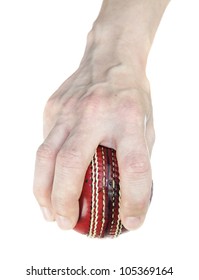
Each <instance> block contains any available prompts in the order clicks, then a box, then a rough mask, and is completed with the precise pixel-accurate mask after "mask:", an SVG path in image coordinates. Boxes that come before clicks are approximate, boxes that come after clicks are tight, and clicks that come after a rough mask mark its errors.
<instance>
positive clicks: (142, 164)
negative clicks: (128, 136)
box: [122, 153, 150, 175]
mask: <svg viewBox="0 0 199 280" xmlns="http://www.w3.org/2000/svg"><path fill="white" fill-rule="evenodd" d="M122 167H123V169H124V171H125V173H126V174H127V175H132V174H134V173H140V174H145V173H147V172H148V171H149V170H150V162H149V158H148V156H147V155H145V154H131V153H130V154H128V155H127V156H126V157H125V158H124V160H123V166H122Z"/></svg>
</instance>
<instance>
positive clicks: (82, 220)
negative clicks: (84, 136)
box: [74, 146, 125, 238]
mask: <svg viewBox="0 0 199 280" xmlns="http://www.w3.org/2000/svg"><path fill="white" fill-rule="evenodd" d="M79 204H80V213H79V220H78V222H77V224H76V226H75V228H74V229H75V230H76V231H78V232H80V233H82V234H86V235H88V236H89V237H98V238H103V237H117V236H118V235H120V234H121V233H123V232H124V231H125V228H124V227H123V225H122V223H121V220H120V216H119V209H120V180H119V171H118V163H117V158H116V152H115V150H113V149H110V148H106V147H103V146H98V148H97V150H96V152H95V155H94V156H93V159H92V161H91V163H90V165H89V167H88V169H87V172H86V175H85V180H84V184H83V189H82V194H81V197H80V201H79Z"/></svg>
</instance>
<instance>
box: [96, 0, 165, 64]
mask: <svg viewBox="0 0 199 280" xmlns="http://www.w3.org/2000/svg"><path fill="white" fill-rule="evenodd" d="M168 3H169V0H104V1H103V4H102V8H101V11H100V13H99V16H98V18H97V20H96V21H95V23H94V26H93V30H94V33H95V40H96V41H98V43H99V41H101V42H102V41H103V40H104V42H105V43H106V44H107V47H109V46H110V49H111V44H114V45H115V44H116V45H117V48H116V49H117V56H120V55H121V56H122V58H123V59H125V57H126V60H127V61H129V62H130V63H134V61H135V57H136V58H137V60H138V61H139V62H138V63H141V64H142V66H145V65H146V60H147V56H148V53H149V50H150V47H151V44H152V42H153V39H154V36H155V33H156V30H157V28H158V25H159V23H160V20H161V18H162V15H163V13H164V11H165V9H166V7H167V4H168Z"/></svg>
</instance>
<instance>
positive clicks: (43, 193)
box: [33, 187, 49, 205]
mask: <svg viewBox="0 0 199 280" xmlns="http://www.w3.org/2000/svg"><path fill="white" fill-rule="evenodd" d="M33 194H34V196H35V198H36V199H37V201H38V202H39V204H41V205H45V204H46V201H47V200H48V197H49V190H48V189H47V188H42V187H34V188H33Z"/></svg>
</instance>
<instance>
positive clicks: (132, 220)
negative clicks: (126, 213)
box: [124, 217, 141, 230]
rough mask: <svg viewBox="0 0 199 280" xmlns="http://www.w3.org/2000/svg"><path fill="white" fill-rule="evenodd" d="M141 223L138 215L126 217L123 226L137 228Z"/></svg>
mask: <svg viewBox="0 0 199 280" xmlns="http://www.w3.org/2000/svg"><path fill="white" fill-rule="evenodd" d="M140 225H141V218H140V217H126V218H125V220H124V226H125V228H127V229H128V230H133V229H137V228H138V227H139V226H140Z"/></svg>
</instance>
